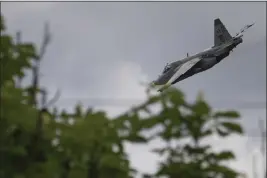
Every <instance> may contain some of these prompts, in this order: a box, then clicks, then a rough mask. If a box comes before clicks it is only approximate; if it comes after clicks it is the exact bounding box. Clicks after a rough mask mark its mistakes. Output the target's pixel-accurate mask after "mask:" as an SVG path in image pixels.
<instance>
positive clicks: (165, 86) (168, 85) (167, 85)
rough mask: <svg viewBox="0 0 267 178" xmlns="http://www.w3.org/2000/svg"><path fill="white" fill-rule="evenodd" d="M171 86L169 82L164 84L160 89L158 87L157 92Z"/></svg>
mask: <svg viewBox="0 0 267 178" xmlns="http://www.w3.org/2000/svg"><path fill="white" fill-rule="evenodd" d="M170 86H171V84H170V83H169V84H166V85H164V86H163V87H161V88H160V89H158V92H163V90H166V89H167V88H169V87H170Z"/></svg>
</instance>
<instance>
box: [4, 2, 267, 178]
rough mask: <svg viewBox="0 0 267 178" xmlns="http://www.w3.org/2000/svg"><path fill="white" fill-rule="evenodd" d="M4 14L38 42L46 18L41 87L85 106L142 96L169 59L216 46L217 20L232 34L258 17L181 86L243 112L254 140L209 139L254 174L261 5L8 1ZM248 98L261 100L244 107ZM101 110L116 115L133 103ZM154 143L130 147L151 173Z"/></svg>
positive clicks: (262, 57) (262, 62) (262, 74)
mask: <svg viewBox="0 0 267 178" xmlns="http://www.w3.org/2000/svg"><path fill="white" fill-rule="evenodd" d="M1 11H2V12H1V13H3V14H4V16H5V18H6V20H7V21H6V22H7V27H8V30H9V32H10V33H12V34H15V32H16V31H17V30H21V31H22V33H23V40H24V41H31V42H35V43H37V44H40V42H41V39H42V33H43V25H44V22H45V21H49V23H50V27H51V32H52V35H53V38H52V43H51V45H50V46H49V48H48V52H47V53H46V56H45V60H44V61H43V63H42V74H43V77H42V84H43V85H45V86H47V87H48V89H49V90H50V91H51V92H54V91H55V90H56V89H57V88H59V89H61V91H62V96H61V99H60V101H59V105H60V106H61V107H67V108H71V107H72V106H73V105H74V104H75V103H76V102H77V101H78V100H80V99H81V98H82V102H83V103H84V104H85V106H91V105H93V104H96V103H97V101H95V102H92V101H90V100H89V99H90V98H111V99H133V100H137V101H138V100H141V101H142V100H143V99H144V98H145V92H144V91H145V89H144V87H142V86H140V84H139V83H140V82H141V81H146V82H149V81H152V80H154V79H156V78H157V76H158V75H159V74H160V73H161V72H162V70H163V67H164V65H166V63H167V62H173V61H175V60H179V59H181V58H183V57H185V56H186V53H187V52H188V53H189V54H193V53H197V52H200V51H201V50H203V49H206V48H209V47H211V46H212V45H213V41H214V40H213V37H214V33H213V31H214V28H213V25H214V22H213V20H214V19H215V18H218V17H219V18H220V19H221V21H222V22H223V23H224V24H225V26H226V27H227V29H228V30H229V32H230V33H231V34H232V35H234V34H235V33H236V32H238V31H239V30H240V28H242V27H243V26H244V25H246V24H248V23H253V22H255V23H256V24H255V26H254V27H253V28H251V29H249V30H248V32H247V33H245V35H244V42H243V43H242V44H241V45H239V46H238V47H237V48H236V49H235V50H234V52H233V53H232V54H231V55H230V56H229V57H227V58H226V59H225V60H223V61H222V62H221V63H219V64H218V65H216V66H215V67H214V68H212V69H210V70H208V71H206V72H203V73H200V74H198V75H195V76H193V77H191V78H189V79H186V80H184V81H182V82H180V83H178V84H176V86H177V87H179V88H180V89H182V90H183V92H185V94H186V96H187V98H188V99H190V100H191V99H194V98H195V96H196V94H197V92H198V91H200V90H201V91H204V94H205V96H206V98H207V99H208V101H209V102H210V103H211V104H212V106H214V107H216V108H231V107H238V108H239V109H240V112H241V114H242V121H243V125H244V127H245V128H246V129H247V130H248V134H249V135H250V137H242V138H240V137H232V138H230V139H228V140H225V141H219V140H217V139H216V138H214V139H211V140H209V141H210V142H211V143H213V144H215V145H216V149H221V148H225V147H228V148H233V149H235V151H236V152H237V154H238V160H237V161H235V162H233V163H232V165H233V166H234V167H235V168H237V169H239V170H242V171H245V172H246V173H248V174H249V175H251V154H252V153H254V152H255V151H257V150H258V148H259V139H260V138H259V137H258V135H259V134H258V133H257V132H258V130H259V129H258V123H257V120H258V118H260V117H261V118H262V119H265V118H266V109H264V108H266V104H265V105H264V103H266V4H265V3H264V2H198V3H197V2H191V3H190V2H165V3H164V2H98V3H97V2H79V3H78V2H77V3H71V2H67V3H40V2H35V3H33V2H30V3H25V2H23V3H22V2H17V3H15V2H9V3H7V2H4V3H2V7H1ZM98 102H99V101H98ZM248 102H252V103H256V104H257V103H259V104H257V106H256V105H254V104H253V105H250V106H247V104H244V103H248ZM128 103H129V102H128ZM261 103H262V104H261ZM98 104H101V103H98ZM102 104H103V102H102ZM108 104H112V102H109V103H108ZM129 104H130V103H129ZM245 106H246V108H245ZM97 107H98V108H102V109H105V110H107V111H108V114H109V115H111V116H114V115H116V114H118V113H120V112H122V111H124V110H126V109H127V108H128V107H123V106H120V107H119V106H117V107H111V106H103V105H100V106H97ZM241 107H242V108H241ZM248 107H254V108H248ZM255 107H258V108H255ZM156 144H160V143H157V142H155V143H152V144H150V145H149V146H147V145H146V146H144V145H141V146H131V145H128V146H127V148H128V151H129V152H130V157H131V160H132V164H133V165H134V166H135V167H137V168H139V170H141V171H149V172H151V171H154V170H155V169H156V164H155V159H157V157H156V156H155V155H153V154H151V153H149V149H150V148H151V147H153V146H155V145H156Z"/></svg>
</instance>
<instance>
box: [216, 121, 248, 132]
mask: <svg viewBox="0 0 267 178" xmlns="http://www.w3.org/2000/svg"><path fill="white" fill-rule="evenodd" d="M221 124H222V125H223V126H224V127H225V128H227V129H228V131H229V132H230V133H231V132H235V133H239V134H243V128H242V127H241V125H240V124H238V123H233V122H222V123H221Z"/></svg>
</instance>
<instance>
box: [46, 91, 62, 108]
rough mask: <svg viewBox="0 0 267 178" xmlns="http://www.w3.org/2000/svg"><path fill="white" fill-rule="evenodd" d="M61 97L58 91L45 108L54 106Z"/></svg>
mask: <svg viewBox="0 0 267 178" xmlns="http://www.w3.org/2000/svg"><path fill="white" fill-rule="evenodd" d="M59 97H60V91H59V90H57V91H56V93H55V95H54V97H53V98H52V99H51V100H49V101H48V102H47V103H46V105H45V107H46V108H48V107H49V106H51V105H54V104H55V103H56V102H57V101H58V100H59Z"/></svg>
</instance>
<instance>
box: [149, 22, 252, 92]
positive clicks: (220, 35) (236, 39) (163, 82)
mask: <svg viewBox="0 0 267 178" xmlns="http://www.w3.org/2000/svg"><path fill="white" fill-rule="evenodd" d="M253 25H254V23H253V24H250V25H246V26H245V27H244V28H242V29H241V30H240V32H239V33H237V34H236V35H235V36H233V37H232V36H231V35H230V34H229V32H228V30H227V29H226V28H225V26H224V24H223V23H222V22H221V20H220V19H219V18H217V19H215V20H214V46H212V47H211V48H208V49H206V50H204V51H202V52H199V53H197V54H194V55H191V56H189V54H188V53H187V57H185V58H184V59H182V60H178V61H175V62H172V63H170V64H167V65H166V66H165V68H164V70H163V72H162V74H161V75H160V76H159V78H158V79H157V80H155V81H153V82H152V85H154V86H160V87H161V88H160V89H159V90H158V91H160V92H162V91H163V90H165V89H167V88H168V87H170V86H171V85H173V84H175V83H177V82H180V81H182V80H184V79H186V78H188V77H191V76H193V75H195V74H197V73H200V72H203V71H206V70H207V69H210V68H212V67H213V66H214V65H216V64H218V63H219V62H220V61H221V60H222V59H224V58H226V57H227V56H229V54H230V52H232V51H233V49H234V48H236V47H237V46H238V45H239V44H240V43H242V42H243V39H242V37H243V33H244V32H245V31H246V30H247V29H248V28H250V27H252V26H253Z"/></svg>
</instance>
